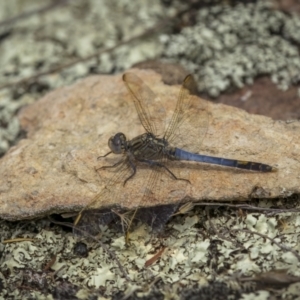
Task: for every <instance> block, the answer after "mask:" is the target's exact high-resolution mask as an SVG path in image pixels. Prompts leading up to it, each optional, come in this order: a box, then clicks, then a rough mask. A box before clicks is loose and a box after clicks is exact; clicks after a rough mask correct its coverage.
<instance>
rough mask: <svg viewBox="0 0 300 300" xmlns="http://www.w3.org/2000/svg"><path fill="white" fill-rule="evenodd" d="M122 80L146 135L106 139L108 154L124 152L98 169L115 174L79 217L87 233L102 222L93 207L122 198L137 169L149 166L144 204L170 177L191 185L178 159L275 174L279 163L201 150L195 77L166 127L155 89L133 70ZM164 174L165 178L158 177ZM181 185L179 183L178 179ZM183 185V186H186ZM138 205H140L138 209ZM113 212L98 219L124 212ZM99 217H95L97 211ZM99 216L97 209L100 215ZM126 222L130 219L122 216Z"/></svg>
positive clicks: (202, 120)
mask: <svg viewBox="0 0 300 300" xmlns="http://www.w3.org/2000/svg"><path fill="white" fill-rule="evenodd" d="M123 81H124V83H125V85H126V87H127V89H128V92H129V93H130V95H131V99H132V101H133V103H134V106H135V110H136V112H137V114H138V118H139V121H140V123H141V125H142V126H143V128H144V130H145V133H143V134H141V135H138V136H136V137H134V138H132V139H128V138H127V136H126V135H125V134H124V133H122V132H118V133H116V134H115V135H113V136H112V137H110V139H109V141H108V146H109V148H110V151H109V152H108V153H107V154H106V155H104V157H106V156H108V155H110V154H116V155H118V156H120V159H119V160H118V161H117V162H116V163H115V164H113V165H108V166H103V167H101V168H99V169H102V170H103V169H112V170H113V172H112V173H113V175H112V176H111V178H110V179H109V180H108V182H107V184H106V185H105V187H104V188H103V189H102V191H100V193H98V194H97V195H96V196H95V197H94V198H93V199H92V201H91V203H90V204H89V205H88V206H87V207H85V208H83V209H82V211H81V212H80V213H79V214H78V217H77V219H76V221H75V223H74V224H75V225H76V226H80V227H83V228H85V229H87V230H88V231H89V232H94V231H93V230H91V227H92V226H93V229H95V226H96V227H97V226H98V225H99V224H96V223H95V222H93V221H92V220H93V218H92V215H93V211H94V214H95V211H96V209H97V208H99V207H100V206H101V204H105V202H106V200H107V199H109V198H113V199H121V198H122V193H123V191H124V187H125V185H127V184H128V182H130V181H131V180H134V177H135V176H136V175H137V174H138V172H139V167H140V166H141V165H143V166H144V167H145V166H146V168H149V169H150V172H148V175H147V176H144V184H143V185H144V186H145V187H146V188H145V189H144V192H143V194H142V195H141V200H140V201H141V202H143V201H144V200H145V199H146V200H147V201H148V203H149V199H150V201H151V199H153V202H152V203H157V201H155V200H156V191H157V190H159V188H160V185H161V184H164V183H165V182H166V180H174V181H177V182H181V184H184V185H188V184H191V182H190V181H189V179H187V178H181V177H179V176H178V175H177V174H176V172H175V171H174V170H173V168H172V167H173V165H174V163H175V162H176V161H193V162H198V163H206V164H215V165H219V166H223V167H228V168H236V169H244V170H248V171H255V172H273V171H276V168H275V167H272V166H270V165H268V164H264V163H260V162H252V161H244V160H236V159H229V158H222V157H215V156H208V155H203V154H199V153H198V152H199V150H200V149H201V143H202V140H203V138H204V137H205V135H206V132H207V129H208V125H209V122H208V121H209V118H208V115H209V114H208V113H207V110H206V101H205V100H202V99H200V98H198V97H195V96H194V94H196V89H197V88H196V83H195V81H194V79H193V76H192V75H188V76H186V78H185V79H184V81H183V84H182V86H181V89H180V92H179V96H178V99H177V103H176V106H175V109H174V112H173V115H172V116H171V117H170V118H169V122H168V126H165V122H166V119H167V117H166V111H165V109H164V108H163V107H162V106H161V105H160V104H159V102H158V101H157V97H156V95H155V93H154V92H153V91H152V90H151V89H150V88H149V87H148V86H147V85H146V84H145V83H144V82H143V81H142V79H140V78H139V77H138V76H137V75H135V74H134V73H131V72H128V73H125V74H124V75H123ZM162 176H164V180H161V179H160V178H161V177H162ZM176 184H177V183H176ZM183 187H184V186H183ZM137 209H138V208H137ZM137 209H136V210H135V211H134V213H133V216H132V217H131V219H130V221H128V220H129V219H127V223H126V222H125V223H126V225H127V230H129V229H128V228H129V227H130V224H131V221H132V219H133V217H134V216H135V215H136V211H137ZM113 212H114V214H111V211H110V210H108V211H107V212H106V213H104V214H103V213H102V215H101V218H100V217H99V221H98V222H99V223H101V222H102V223H103V222H104V223H105V222H108V221H109V220H112V219H113V215H115V214H119V216H121V217H122V213H120V212H119V213H118V211H116V210H114V211H113ZM94 216H95V215H94ZM96 216H97V213H96ZM124 220H126V218H124Z"/></svg>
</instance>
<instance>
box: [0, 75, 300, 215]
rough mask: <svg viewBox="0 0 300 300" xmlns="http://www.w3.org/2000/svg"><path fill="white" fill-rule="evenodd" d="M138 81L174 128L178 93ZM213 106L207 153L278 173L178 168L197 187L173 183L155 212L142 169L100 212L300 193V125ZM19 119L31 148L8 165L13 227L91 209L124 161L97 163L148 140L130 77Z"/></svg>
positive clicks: (86, 87)
mask: <svg viewBox="0 0 300 300" xmlns="http://www.w3.org/2000/svg"><path fill="white" fill-rule="evenodd" d="M133 72H135V73H136V74H137V75H138V76H139V77H140V78H142V79H143V80H144V82H145V83H147V85H148V86H149V87H151V89H152V90H153V91H154V92H155V93H156V94H157V95H158V96H159V100H160V103H161V105H162V106H164V107H165V109H166V112H167V117H168V118H169V117H170V115H171V114H172V111H173V109H174V106H175V103H176V100H177V97H178V93H179V86H167V85H164V84H163V83H162V82H161V77H160V76H159V75H157V74H156V73H154V72H152V71H141V70H133ZM199 101H205V100H201V99H200V98H199ZM206 105H207V108H206V109H207V111H208V113H209V115H210V123H209V128H208V131H207V134H206V137H205V139H204V140H203V142H202V149H200V151H199V152H200V153H202V154H207V155H213V156H221V157H227V158H233V159H240V160H250V161H257V162H262V163H266V164H269V165H272V166H277V167H278V172H275V173H258V172H249V171H240V170H236V169H230V168H225V167H220V166H211V165H204V164H199V163H192V162H171V164H170V166H174V167H173V168H172V170H173V171H174V173H175V174H176V175H177V176H178V177H181V178H186V179H189V180H190V182H191V185H189V184H187V183H183V182H178V181H175V180H173V179H170V180H169V179H168V178H169V177H168V176H167V175H165V174H164V175H163V177H161V179H160V180H159V182H158V187H159V189H158V190H157V191H156V195H157V197H156V201H155V203H153V202H149V199H147V198H142V196H143V194H144V193H145V190H146V188H147V187H148V186H147V182H148V181H147V180H148V179H147V178H148V176H149V174H150V170H149V167H148V166H147V167H145V166H139V168H138V169H137V174H136V176H135V177H134V178H133V179H132V180H130V181H129V182H128V184H126V186H125V187H123V186H122V183H123V181H124V178H120V179H119V183H120V184H119V185H116V193H115V194H114V195H112V197H110V198H105V201H103V199H102V200H101V199H99V202H98V203H97V206H100V207H103V208H104V207H111V206H116V205H117V206H121V207H124V208H128V209H130V208H134V207H145V206H153V205H163V204H170V203H178V202H180V201H182V200H183V198H185V199H192V200H194V201H199V200H218V201H228V200H236V201H238V200H249V199H251V198H252V197H255V198H274V197H286V196H288V195H291V194H294V193H296V194H297V193H299V184H298V183H299V182H298V177H299V170H300V167H299V160H298V157H299V154H300V141H299V130H300V124H299V122H292V123H285V122H280V121H274V120H272V119H270V118H267V117H263V116H259V115H250V114H248V113H246V112H245V111H242V110H239V109H237V108H233V107H229V106H226V105H221V104H218V105H215V104H213V103H209V102H206ZM199 118H201V115H199ZM19 119H20V123H21V125H22V127H23V129H25V130H26V131H28V134H27V138H26V139H23V140H21V141H20V142H19V143H18V145H16V146H15V147H13V148H11V149H10V151H9V152H8V153H7V154H6V155H5V156H4V157H3V158H2V159H1V162H0V173H1V175H2V176H1V179H0V191H1V194H0V216H1V217H2V218H5V219H11V220H15V219H25V218H31V217H35V216H42V215H46V214H50V213H62V212H71V211H76V210H79V209H81V208H83V207H85V206H86V205H88V204H89V203H90V201H91V200H92V199H93V198H94V197H95V195H97V194H98V193H99V192H100V191H101V190H102V189H103V187H104V186H105V183H106V182H107V180H108V178H110V177H111V176H112V175H113V174H114V172H113V171H112V170H111V169H107V170H98V171H96V170H95V168H99V167H101V166H103V165H111V164H113V163H116V162H117V161H118V160H119V159H120V158H119V157H118V156H116V155H115V156H108V157H107V158H102V159H100V160H97V157H98V156H100V155H104V154H106V153H107V152H108V151H109V148H108V146H107V141H108V138H109V137H110V136H111V135H113V134H115V133H116V132H119V131H121V132H124V133H125V134H126V135H127V137H128V138H129V139H130V138H133V137H135V136H136V135H138V134H141V133H143V132H144V129H143V127H142V126H141V125H140V122H139V119H138V117H137V113H136V111H135V109H134V106H133V104H132V100H131V98H130V95H129V93H128V91H127V89H126V88H125V85H124V83H123V82H122V77H121V75H116V76H94V77H90V78H87V79H85V80H83V81H80V82H78V83H77V84H75V85H73V86H70V87H65V88H62V89H59V90H57V91H54V92H52V93H50V94H48V95H47V96H45V97H44V98H43V99H41V100H40V101H38V102H36V103H34V104H33V105H31V106H28V107H26V108H24V109H23V110H22V111H21V113H20V116H19ZM175 146H176V145H175ZM141 200H142V201H141ZM147 200H148V201H147Z"/></svg>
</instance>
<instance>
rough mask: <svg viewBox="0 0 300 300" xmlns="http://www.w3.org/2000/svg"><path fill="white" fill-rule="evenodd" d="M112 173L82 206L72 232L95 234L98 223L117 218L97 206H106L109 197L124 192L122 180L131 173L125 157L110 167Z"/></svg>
mask: <svg viewBox="0 0 300 300" xmlns="http://www.w3.org/2000/svg"><path fill="white" fill-rule="evenodd" d="M111 171H112V172H113V175H112V176H111V177H110V178H109V179H108V181H107V183H106V185H105V187H104V188H103V189H102V190H101V191H100V192H99V193H98V194H97V195H96V196H95V197H94V198H93V199H92V200H91V201H90V203H89V204H88V205H87V206H86V207H84V208H83V209H82V210H81V211H80V213H79V215H78V218H77V220H76V221H75V224H74V225H75V228H74V233H75V234H77V235H84V234H85V233H88V234H91V235H96V234H98V233H99V232H100V229H99V225H105V224H108V223H109V222H110V221H112V220H114V219H117V216H116V215H115V214H114V213H112V212H111V211H110V210H108V211H106V212H103V210H100V209H99V208H101V207H105V205H106V206H107V203H110V202H111V199H120V198H121V195H122V193H123V192H124V187H123V184H124V180H125V179H126V178H128V177H129V176H130V175H131V174H132V169H131V167H130V165H129V161H128V159H127V158H125V159H124V161H123V162H122V163H121V164H120V165H119V166H117V167H116V168H112V169H111ZM99 172H101V171H99Z"/></svg>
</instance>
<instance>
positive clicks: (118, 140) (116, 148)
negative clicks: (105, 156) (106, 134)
mask: <svg viewBox="0 0 300 300" xmlns="http://www.w3.org/2000/svg"><path fill="white" fill-rule="evenodd" d="M125 146H126V137H125V135H124V134H123V133H121V132H119V133H117V134H116V135H114V136H112V137H111V138H110V139H109V140H108V147H109V148H110V150H111V151H112V152H113V153H115V154H121V153H124V151H125Z"/></svg>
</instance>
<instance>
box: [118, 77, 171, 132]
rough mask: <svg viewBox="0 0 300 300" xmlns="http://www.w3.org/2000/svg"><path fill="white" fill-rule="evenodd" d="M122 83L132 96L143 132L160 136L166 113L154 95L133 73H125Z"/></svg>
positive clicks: (163, 127) (163, 128)
mask: <svg viewBox="0 0 300 300" xmlns="http://www.w3.org/2000/svg"><path fill="white" fill-rule="evenodd" d="M123 81H124V83H125V85H126V87H127V88H128V90H129V92H130V94H131V96H132V100H133V102H134V105H135V108H136V111H137V113H138V117H139V119H140V121H141V123H142V125H143V127H144V128H145V130H146V131H147V132H149V133H152V134H154V135H155V136H162V135H163V133H164V130H165V124H164V122H165V119H166V112H165V109H164V108H163V107H162V106H161V105H159V102H157V101H156V100H157V97H156V95H155V94H154V93H153V92H152V90H151V89H150V88H149V87H148V86H147V85H146V84H145V83H144V82H143V81H142V80H141V79H140V78H139V77H138V76H136V75H135V74H133V73H130V72H129V73H125V74H124V75H123Z"/></svg>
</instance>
